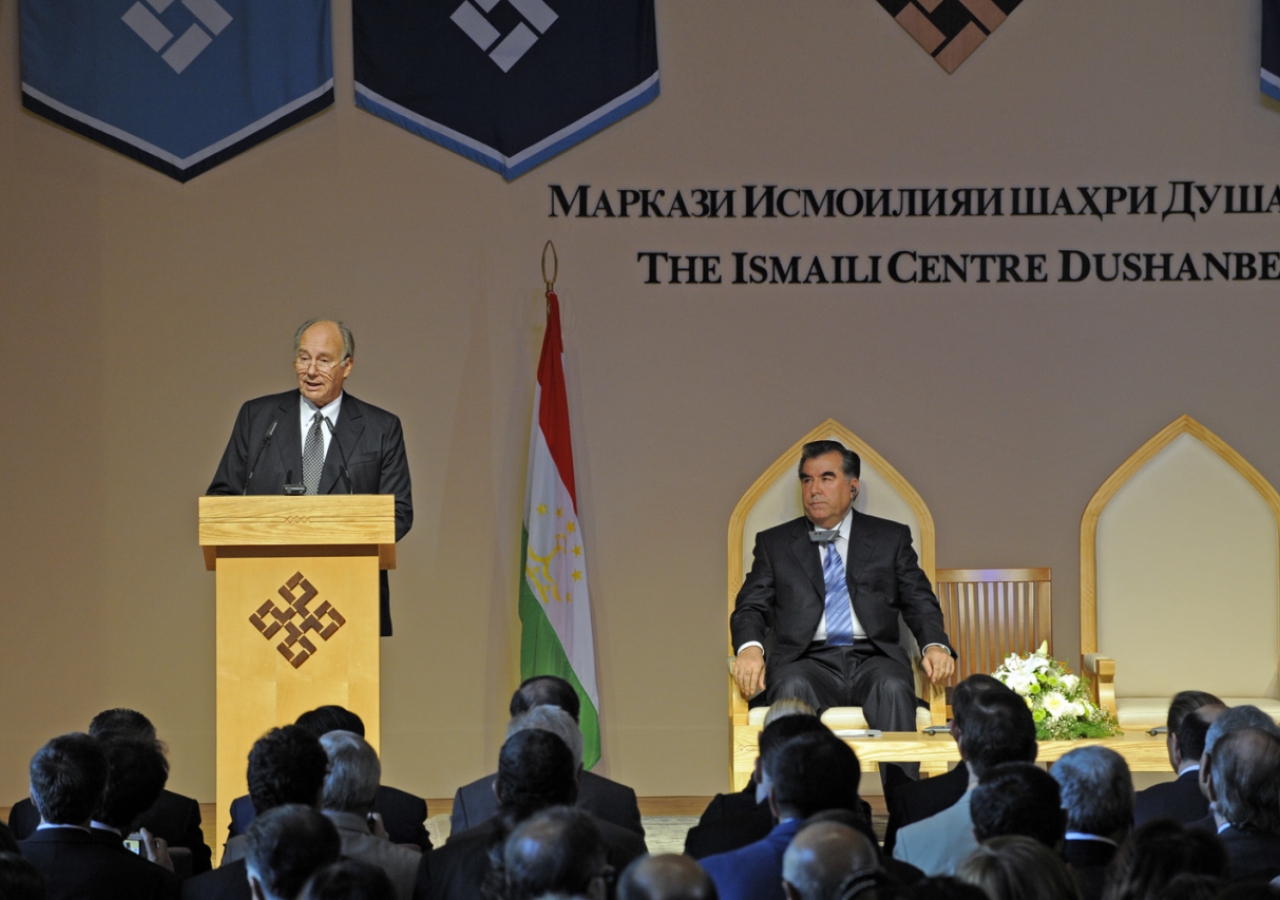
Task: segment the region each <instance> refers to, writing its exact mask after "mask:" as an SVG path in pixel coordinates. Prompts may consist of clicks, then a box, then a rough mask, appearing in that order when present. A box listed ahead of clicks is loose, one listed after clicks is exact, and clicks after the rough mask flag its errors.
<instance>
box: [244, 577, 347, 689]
mask: <svg viewBox="0 0 1280 900" xmlns="http://www.w3.org/2000/svg"><path fill="white" fill-rule="evenodd" d="M319 593H320V592H319V591H317V590H316V589H315V588H314V587H313V586H312V584H311V582H309V581H307V579H306V578H304V577H303V576H302V573H301V572H295V573H294V575H293V577H292V578H290V579H289V580H288V581H286V582H285V583H284V584H282V585H280V587H279V594H280V596H281V597H282V598H284V606H283V607H280V606H277V605H276V602H275V601H274V600H267V601H265V602H264V603H263V604H262V605H261V606H259V607H258V610H257V612H255V613H253V614H252V615H250V616H249V623H250V624H251V625H253V627H254V628H256V629H258V631H259V632H260V633H261V634H262V636H263V637H264V638H266V639H267V640H271V639H272V638H273V637H275V636H276V635H277V634H278V633H279V632H281V631H283V632H284V634H285V637H284V640H283V641H281V642H280V643H279V644H278V645H276V649H277V650H279V651H280V655H281V656H283V657H284V658H285V659H287V660H288V661H289V664H290V665H292V666H293V667H294V668H295V669H296V668H298V667H299V666H301V665H302V664H303V663H304V662H306V661H307V660H309V659H310V658H311V657H312V656H314V655H315V652H316V649H317V646H316V645H315V644H314V643H312V642H311V639H310V638H309V637H307V632H308V631H314V632H315V633H316V634H317V635H319V636H320V638H321V640H325V641H327V640H329V638H331V637H333V636H334V634H336V633H337V631H338V629H339V628H341V627H342V626H343V625H345V624H347V620H346V619H344V618H343V617H342V614H341V613H340V612H338V611H337V610H336V609H334V608H333V606H332V605H331V604H330V603H329V601H328V600H323V601H321V602H320V605H319V606H317V607H316V608H315V609H308V605H309V604H310V603H311V601H312V600H314V599H315V598H316V596H317V595H318V594H319ZM326 619H327V620H328V621H327V622H326V621H325V620H326ZM295 620H297V621H295Z"/></svg>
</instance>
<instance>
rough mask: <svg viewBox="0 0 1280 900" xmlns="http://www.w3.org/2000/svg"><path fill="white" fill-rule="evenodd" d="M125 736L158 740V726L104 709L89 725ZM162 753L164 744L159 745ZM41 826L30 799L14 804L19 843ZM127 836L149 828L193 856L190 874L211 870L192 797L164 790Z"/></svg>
mask: <svg viewBox="0 0 1280 900" xmlns="http://www.w3.org/2000/svg"><path fill="white" fill-rule="evenodd" d="M109 733H113V734H123V735H126V736H130V737H135V738H139V739H141V740H150V741H155V740H157V738H156V727H155V725H153V724H151V720H150V719H148V718H147V717H146V716H144V715H143V714H142V713H140V712H137V711H136V710H132V709H108V710H103V711H102V712H100V713H98V714H97V715H96V716H94V717H93V720H92V721H91V722H90V723H89V734H90V735H91V736H92V737H96V738H101V737H103V736H104V735H106V734H109ZM160 748H161V750H162V751H163V749H164V745H163V744H160ZM39 824H40V813H39V812H38V811H37V810H36V808H35V805H34V804H32V802H31V801H30V800H29V799H23V800H20V801H18V802H17V803H15V804H14V806H13V808H12V809H11V810H10V811H9V826H10V827H11V828H12V829H13V833H14V836H15V837H17V839H18V840H24V839H25V838H27V837H29V836H30V835H31V833H32V832H34V831H35V830H36V826H38V825H39ZM126 826H127V827H126V829H125V833H126V834H129V833H132V832H136V831H139V830H140V829H143V828H145V829H147V830H148V831H149V832H151V833H152V834H153V835H155V836H156V837H158V838H161V839H163V840H164V841H165V843H166V844H168V846H169V847H171V848H172V847H180V848H185V849H186V850H188V851H190V853H191V871H192V873H194V874H196V875H199V874H200V873H201V872H207V871H209V869H210V868H211V867H212V860H213V851H212V850H210V849H209V845H208V844H207V843H205V839H204V833H203V831H202V830H201V827H200V804H199V803H198V802H196V800H194V799H193V798H191V797H184V796H183V795H181V794H175V793H173V792H172V791H168V790H164V791H161V792H160V796H159V797H158V798H156V801H155V803H153V804H151V806H150V807H148V808H147V809H145V810H143V811H142V812H141V813H139V814H138V816H137V818H136V819H135V820H134V821H132V822H129V823H126Z"/></svg>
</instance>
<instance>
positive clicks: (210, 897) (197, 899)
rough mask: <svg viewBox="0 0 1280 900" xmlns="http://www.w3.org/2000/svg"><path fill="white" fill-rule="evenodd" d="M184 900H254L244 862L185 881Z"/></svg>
mask: <svg viewBox="0 0 1280 900" xmlns="http://www.w3.org/2000/svg"><path fill="white" fill-rule="evenodd" d="M182 900H253V893H252V892H251V891H250V890H249V876H248V874H247V873H246V872H245V867H244V860H243V859H237V860H236V861H235V862H229V863H227V864H226V865H225V866H218V868H216V869H214V870H213V871H212V872H205V873H204V874H203V875H197V876H196V877H195V878H192V879H191V880H189V881H184V882H183V883H182Z"/></svg>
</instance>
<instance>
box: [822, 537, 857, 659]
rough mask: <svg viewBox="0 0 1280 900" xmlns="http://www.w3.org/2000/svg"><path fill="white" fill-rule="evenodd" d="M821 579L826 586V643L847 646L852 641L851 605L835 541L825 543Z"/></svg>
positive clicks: (834, 645)
mask: <svg viewBox="0 0 1280 900" xmlns="http://www.w3.org/2000/svg"><path fill="white" fill-rule="evenodd" d="M822 580H823V581H824V582H826V586H827V600H826V613H827V643H828V644H830V645H831V646H833V647H848V646H849V645H851V644H852V643H853V606H852V604H850V602H849V582H848V581H847V580H846V578H845V574H844V560H842V559H841V558H840V551H839V550H837V549H836V542H835V541H832V542H831V543H829V544H827V557H826V559H825V560H824V561H823V563H822Z"/></svg>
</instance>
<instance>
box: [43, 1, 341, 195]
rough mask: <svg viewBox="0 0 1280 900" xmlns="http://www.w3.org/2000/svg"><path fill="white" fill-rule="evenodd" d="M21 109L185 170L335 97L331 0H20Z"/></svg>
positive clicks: (187, 173)
mask: <svg viewBox="0 0 1280 900" xmlns="http://www.w3.org/2000/svg"><path fill="white" fill-rule="evenodd" d="M21 41H22V95H23V96H22V102H23V105H24V106H26V107H27V109H29V110H31V111H32V112H34V113H37V114H39V115H42V116H44V117H46V118H48V119H51V120H52V121H54V122H57V123H58V124H59V125H63V126H65V127H67V128H70V129H71V130H73V131H76V132H78V133H80V134H82V135H84V136H85V137H88V138H91V139H92V140H95V141H98V142H99V143H102V144H105V145H106V146H108V147H111V148H112V149H114V150H118V151H119V152H121V153H123V154H125V155H127V156H130V157H132V158H133V159H136V160H138V161H139V162H141V163H145V164H146V165H149V166H152V167H153V168H155V169H158V170H159V171H161V172H163V173H165V174H166V175H169V176H171V177H173V178H176V179H178V180H179V181H188V180H190V179H192V178H194V177H195V176H196V175H199V174H200V173H201V172H206V171H208V170H209V169H211V168H213V167H214V166H216V165H218V164H219V163H221V162H224V161H226V160H227V159H230V158H231V157H232V156H235V155H236V154H238V153H241V152H243V151H245V150H247V149H248V148H250V147H252V146H254V145H255V144H258V143H261V142H262V141H264V140H266V139H267V138H268V137H270V136H271V135H273V134H277V133H279V132H280V131H283V130H284V129H285V128H288V127H289V126H290V125H293V124H295V123H297V122H300V121H302V120H303V119H305V118H307V117H308V116H310V115H312V114H314V113H315V112H317V111H318V110H320V109H323V108H324V107H326V106H329V105H331V104H332V103H333V49H332V35H331V30H330V23H329V0H269V2H263V0H22V5H21Z"/></svg>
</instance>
